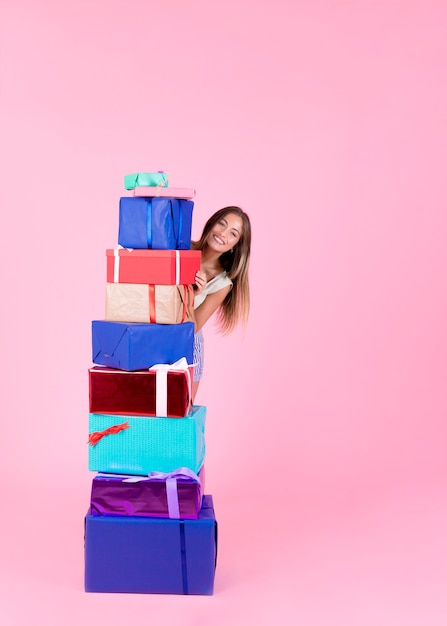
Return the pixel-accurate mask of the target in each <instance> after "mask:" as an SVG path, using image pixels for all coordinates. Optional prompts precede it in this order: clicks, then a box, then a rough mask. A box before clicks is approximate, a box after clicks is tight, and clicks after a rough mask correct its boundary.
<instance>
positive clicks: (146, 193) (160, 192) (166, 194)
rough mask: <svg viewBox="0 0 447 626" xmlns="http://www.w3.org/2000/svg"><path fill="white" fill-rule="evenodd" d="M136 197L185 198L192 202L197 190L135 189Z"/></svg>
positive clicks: (186, 188)
mask: <svg viewBox="0 0 447 626" xmlns="http://www.w3.org/2000/svg"><path fill="white" fill-rule="evenodd" d="M132 193H133V195H134V196H138V197H143V198H183V199H185V200H192V199H193V198H194V197H195V195H196V190H195V189H190V188H188V187H169V188H166V187H135V188H134V189H133V191H132Z"/></svg>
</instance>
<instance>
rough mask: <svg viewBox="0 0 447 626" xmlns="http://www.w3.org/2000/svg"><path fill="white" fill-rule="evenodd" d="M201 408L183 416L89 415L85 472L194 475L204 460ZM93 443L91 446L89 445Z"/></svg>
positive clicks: (202, 411) (204, 408) (198, 407)
mask: <svg viewBox="0 0 447 626" xmlns="http://www.w3.org/2000/svg"><path fill="white" fill-rule="evenodd" d="M205 417H206V407H205V406H193V408H192V410H191V412H190V413H189V414H188V415H187V416H186V417H145V416H135V415H110V414H106V413H90V414H89V442H90V445H89V447H88V469H89V470H92V471H95V472H106V473H110V474H136V475H141V476H145V475H147V474H149V472H172V471H174V470H175V469H177V468H178V467H188V468H189V469H191V470H192V471H193V472H195V473H196V474H197V473H198V472H199V470H200V468H201V466H202V464H203V461H204V458H205ZM92 443H93V445H92Z"/></svg>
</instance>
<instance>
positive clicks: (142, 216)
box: [118, 197, 194, 250]
mask: <svg viewBox="0 0 447 626" xmlns="http://www.w3.org/2000/svg"><path fill="white" fill-rule="evenodd" d="M193 208H194V202H192V200H178V199H176V198H126V197H124V198H121V199H120V211H119V229H118V243H119V245H120V246H123V247H124V248H140V249H144V248H146V249H147V248H149V249H152V250H189V249H190V248H191V228H192V211H193Z"/></svg>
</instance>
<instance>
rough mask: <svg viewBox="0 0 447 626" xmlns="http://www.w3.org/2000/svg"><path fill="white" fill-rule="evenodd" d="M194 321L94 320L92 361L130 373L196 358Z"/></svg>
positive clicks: (189, 361) (190, 360)
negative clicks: (164, 322)
mask: <svg viewBox="0 0 447 626" xmlns="http://www.w3.org/2000/svg"><path fill="white" fill-rule="evenodd" d="M193 353H194V324H193V322H183V324H144V323H138V322H109V321H106V320H93V322H92V360H93V363H95V365H106V366H107V367H114V368H116V369H119V370H126V371H128V372H132V371H136V370H145V369H149V368H150V367H152V366H153V365H157V364H158V363H169V364H171V363H175V361H178V360H179V359H181V358H182V357H185V359H186V361H187V363H188V364H192V363H193V360H194V356H193Z"/></svg>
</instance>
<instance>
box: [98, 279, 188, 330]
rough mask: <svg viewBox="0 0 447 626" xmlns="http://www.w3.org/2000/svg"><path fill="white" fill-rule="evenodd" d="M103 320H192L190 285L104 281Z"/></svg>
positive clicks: (172, 322)
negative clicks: (104, 304)
mask: <svg viewBox="0 0 447 626" xmlns="http://www.w3.org/2000/svg"><path fill="white" fill-rule="evenodd" d="M105 318H106V320H108V321H111V322H145V323H147V324H182V323H183V322H194V321H195V317H194V289H193V287H192V285H144V284H137V283H107V285H106V315H105Z"/></svg>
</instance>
